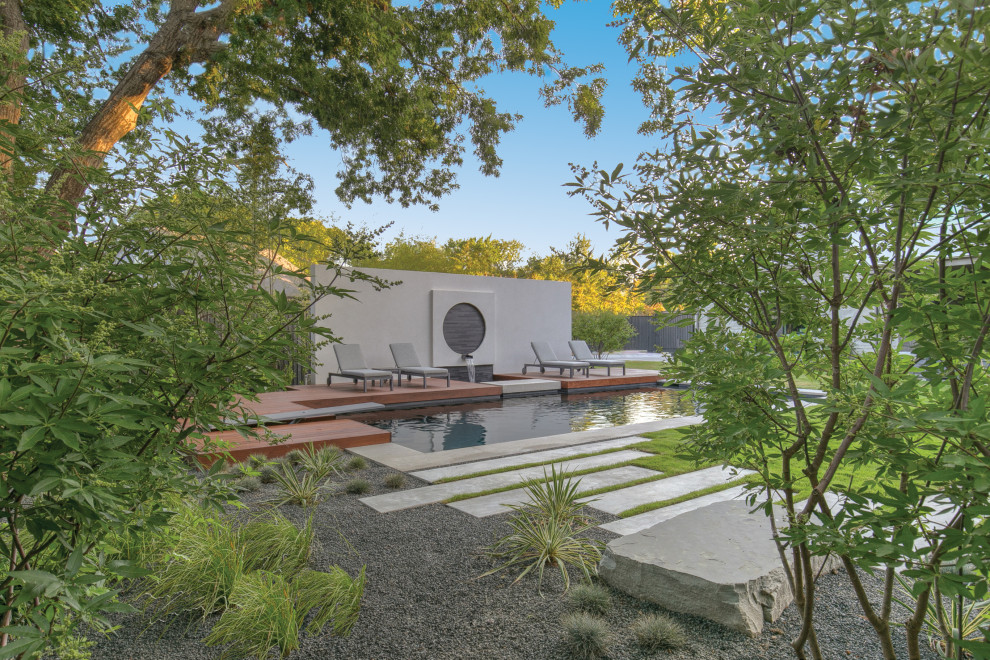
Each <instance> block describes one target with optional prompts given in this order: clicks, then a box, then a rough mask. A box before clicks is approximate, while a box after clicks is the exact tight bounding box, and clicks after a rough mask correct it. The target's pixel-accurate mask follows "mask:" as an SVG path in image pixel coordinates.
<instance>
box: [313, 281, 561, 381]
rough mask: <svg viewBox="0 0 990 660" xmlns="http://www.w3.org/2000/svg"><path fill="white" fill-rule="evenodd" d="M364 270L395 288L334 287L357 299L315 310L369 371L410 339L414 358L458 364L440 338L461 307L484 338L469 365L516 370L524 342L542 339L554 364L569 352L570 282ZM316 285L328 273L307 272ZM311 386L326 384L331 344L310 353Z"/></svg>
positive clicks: (526, 350) (526, 351) (527, 356)
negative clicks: (355, 348) (477, 321)
mask: <svg viewBox="0 0 990 660" xmlns="http://www.w3.org/2000/svg"><path fill="white" fill-rule="evenodd" d="M362 271H363V272H366V273H369V274H372V275H376V276H378V277H381V278H383V279H386V280H391V281H395V280H401V281H402V284H399V285H396V286H394V287H392V288H390V289H385V290H383V291H375V290H374V289H373V288H372V287H371V286H370V285H368V284H367V283H364V282H355V283H354V284H353V285H352V284H351V283H348V282H345V283H342V284H341V283H339V282H338V285H340V286H342V287H344V288H354V289H356V292H355V293H354V296H355V297H356V298H357V300H341V299H340V298H325V299H324V300H322V301H320V302H318V303H316V305H315V306H314V313H315V314H316V315H318V316H322V315H325V314H330V315H331V316H330V318H328V319H326V320H325V321H323V323H324V324H325V325H326V326H327V327H329V328H331V329H332V330H333V333H334V334H335V335H337V336H338V337H340V338H341V340H342V341H343V342H344V343H345V344H360V345H361V350H362V351H363V353H364V357H365V359H366V360H367V362H368V365H369V366H371V367H378V366H382V367H384V366H392V365H393V364H394V361H393V359H392V353H391V352H390V351H389V348H388V345H389V344H391V343H398V342H409V343H411V344H413V345H414V346H415V347H416V352H417V353H418V354H419V357H420V359H421V360H422V361H423V362H424V363H425V364H428V365H431V366H435V367H449V366H463V365H464V360H463V359H462V358H461V356H460V355H458V354H456V353H454V352H453V351H451V350H450V349H449V348H448V347H447V345H446V342H445V341H444V339H443V319H444V316H445V315H446V313H447V310H449V309H450V307H451V306H453V305H455V304H457V303H460V302H466V303H470V304H472V305H474V306H475V307H477V308H478V309H479V311H481V313H482V315H483V316H484V318H485V324H486V329H485V338H484V341H483V342H482V344H481V346H479V347H478V349H477V350H476V351H475V352H474V361H475V364H479V365H480V364H492V365H494V370H495V372H496V373H499V372H503V373H511V372H519V371H520V370H521V369H522V365H523V364H525V363H527V362H532V361H533V359H534V358H533V351H532V349H531V348H530V345H529V343H530V342H531V341H540V340H542V341H549V342H550V345H551V346H553V348H554V350H555V351H556V352H557V354H558V356H560V357H561V359H566V357H567V356H569V355H570V352H569V351H568V350H567V341H568V340H569V339H571V285H570V283H569V282H550V281H545V280H522V279H509V278H501V277H476V276H473V275H451V274H448V273H423V272H417V271H405V270H384V269H377V268H365V269H362ZM313 277H314V279H315V282H316V283H317V284H326V283H327V281H328V277H329V276H328V271H327V269H326V268H324V267H322V266H314V267H313ZM316 360H317V362H319V363H321V364H318V365H317V366H316V382H317V383H324V382H326V378H327V374H328V373H329V372H331V371H336V370H337V360H336V358H335V357H334V353H333V347H332V346H325V347H323V348H322V349H320V350H319V351H317V354H316Z"/></svg>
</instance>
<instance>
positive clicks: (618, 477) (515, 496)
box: [450, 465, 660, 518]
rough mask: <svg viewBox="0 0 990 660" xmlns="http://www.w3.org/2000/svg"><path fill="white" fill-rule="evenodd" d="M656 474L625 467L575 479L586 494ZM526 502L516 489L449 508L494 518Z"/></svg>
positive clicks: (526, 495) (634, 467)
mask: <svg viewBox="0 0 990 660" xmlns="http://www.w3.org/2000/svg"><path fill="white" fill-rule="evenodd" d="M658 474H660V473H659V472H657V471H656V470H647V469H646V468H641V467H637V466H635V465H625V466H623V467H618V468H613V469H611V470H603V471H602V472H592V473H591V474H586V475H584V476H581V477H576V478H578V479H580V480H581V483H580V484H579V485H578V488H579V489H580V490H581V491H585V492H587V491H589V490H596V489H598V488H605V487H606V486H615V485H617V484H624V483H628V482H630V481H636V480H638V479H646V478H648V477H655V476H656V475H658ZM528 500H529V495H528V494H527V493H526V489H525V488H516V489H514V490H507V491H504V492H501V493H492V494H491V495H482V496H481V497H472V498H471V499H469V500H461V501H460V502H451V504H450V506H451V507H453V508H455V509H458V510H460V511H463V512H465V513H470V514H471V515H472V516H474V517H475V518H484V517H485V516H494V515H497V514H499V513H508V512H510V511H511V509H509V508H507V507H506V505H507V504H525V503H526V501H528Z"/></svg>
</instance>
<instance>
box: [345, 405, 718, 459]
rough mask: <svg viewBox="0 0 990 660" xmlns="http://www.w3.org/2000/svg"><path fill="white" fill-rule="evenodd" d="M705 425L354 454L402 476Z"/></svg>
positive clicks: (675, 420) (675, 422) (682, 421)
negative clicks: (461, 446)
mask: <svg viewBox="0 0 990 660" xmlns="http://www.w3.org/2000/svg"><path fill="white" fill-rule="evenodd" d="M704 421H705V419H704V418H703V417H701V416H700V415H692V416H689V417H671V418H669V419H658V420H657V421H655V422H641V423H639V424H625V425H623V426H611V427H609V428H604V429H592V430H590V431H577V432H575V433H561V434H559V435H548V436H543V437H540V438H527V439H525V440H512V441H510V442H499V443H496V444H493V445H479V446H477V447H464V448H462V449H448V450H446V451H434V452H419V451H416V450H414V449H408V448H406V447H403V448H402V449H406V451H401V452H400V451H389V450H386V449H378V450H375V449H374V448H371V447H362V448H360V449H355V450H354V453H355V454H360V455H361V456H364V457H365V458H367V459H369V460H372V461H375V462H376V463H381V464H382V465H385V466H388V467H390V468H392V469H395V470H401V471H403V472H414V471H416V470H426V469H429V468H435V467H443V466H445V465H456V464H458V463H468V462H470V461H481V460H487V459H489V458H499V457H502V456H514V455H516V454H525V453H528V452H535V451H543V450H545V449H557V448H558V447H570V446H573V445H583V444H587V443H589V442H599V441H602V440H614V439H615V438H628V437H630V436H634V435H639V434H640V433H648V432H650V431H663V430H665V429H674V428H678V427H681V426H690V425H692V424H701V423H703V422H704Z"/></svg>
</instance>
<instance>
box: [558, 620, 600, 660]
mask: <svg viewBox="0 0 990 660" xmlns="http://www.w3.org/2000/svg"><path fill="white" fill-rule="evenodd" d="M560 623H561V626H563V642H564V648H566V649H567V651H568V652H569V653H570V654H571V655H572V656H574V657H575V658H581V659H582V660H595V659H596V658H602V657H605V655H607V654H608V626H606V625H605V622H604V621H602V620H601V619H598V618H596V617H594V616H592V615H590V614H588V613H587V612H574V613H572V614H567V615H565V616H564V618H563V619H561V621H560Z"/></svg>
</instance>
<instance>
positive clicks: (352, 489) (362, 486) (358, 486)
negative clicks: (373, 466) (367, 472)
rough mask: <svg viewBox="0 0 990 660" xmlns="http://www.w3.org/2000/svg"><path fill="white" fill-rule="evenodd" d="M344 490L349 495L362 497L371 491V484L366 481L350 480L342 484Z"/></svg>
mask: <svg viewBox="0 0 990 660" xmlns="http://www.w3.org/2000/svg"><path fill="white" fill-rule="evenodd" d="M344 490H345V491H347V492H348V493H349V494H351V495H363V494H365V493H367V492H368V491H369V490H371V484H370V483H369V482H368V480H367V479H351V480H350V481H348V482H347V483H346V484H344Z"/></svg>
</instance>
